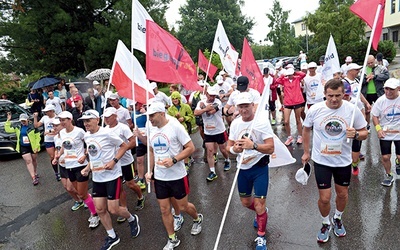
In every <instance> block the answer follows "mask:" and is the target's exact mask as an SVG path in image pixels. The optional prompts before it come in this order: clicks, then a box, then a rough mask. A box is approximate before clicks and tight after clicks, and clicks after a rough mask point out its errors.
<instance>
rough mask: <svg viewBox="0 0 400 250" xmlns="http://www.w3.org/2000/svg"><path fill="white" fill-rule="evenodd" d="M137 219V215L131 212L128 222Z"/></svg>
mask: <svg viewBox="0 0 400 250" xmlns="http://www.w3.org/2000/svg"><path fill="white" fill-rule="evenodd" d="M134 220H135V217H133V215H132V214H130V216H129V218H128V222H132V221H134Z"/></svg>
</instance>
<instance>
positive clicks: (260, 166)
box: [226, 92, 274, 250]
mask: <svg viewBox="0 0 400 250" xmlns="http://www.w3.org/2000/svg"><path fill="white" fill-rule="evenodd" d="M236 105H237V108H238V110H239V113H240V115H241V116H240V117H239V118H237V119H235V120H233V121H232V124H231V128H230V133H229V140H228V144H227V147H226V150H227V151H229V152H231V153H232V154H234V155H237V157H236V160H237V162H238V167H239V169H240V170H239V175H238V180H237V186H238V192H239V196H240V201H241V202H242V205H243V206H244V207H246V208H248V209H250V210H253V211H255V212H256V218H255V221H254V225H257V228H258V232H257V238H256V240H255V241H256V244H257V246H256V249H259V250H263V249H267V245H266V239H265V230H266V226H267V221H268V214H267V211H266V197H267V193H268V184H269V170H268V163H269V155H270V154H272V153H273V152H274V140H273V136H274V134H273V131H272V129H271V126H270V124H269V123H268V122H265V120H264V119H258V117H255V111H254V102H253V101H252V96H251V95H250V94H249V93H248V92H243V93H240V94H239V95H238V97H237V100H236ZM251 128H253V129H252V130H251V131H250V129H251ZM242 154H244V155H243V156H242ZM242 159H243V161H242V162H240V161H241V160H242Z"/></svg>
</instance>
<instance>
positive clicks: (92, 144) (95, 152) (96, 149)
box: [87, 141, 101, 159]
mask: <svg viewBox="0 0 400 250" xmlns="http://www.w3.org/2000/svg"><path fill="white" fill-rule="evenodd" d="M87 150H88V153H89V155H90V157H91V159H97V158H98V157H99V156H100V154H101V146H100V144H98V143H97V142H96V141H89V142H87Z"/></svg>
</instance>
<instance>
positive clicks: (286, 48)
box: [266, 0, 297, 56]
mask: <svg viewBox="0 0 400 250" xmlns="http://www.w3.org/2000/svg"><path fill="white" fill-rule="evenodd" d="M289 13H290V11H284V10H283V9H282V7H281V4H280V3H279V1H278V0H274V3H273V5H272V8H271V13H267V14H266V15H267V17H268V19H269V20H270V23H269V24H268V27H269V28H270V30H271V31H270V32H269V33H268V35H267V38H266V40H267V41H271V42H272V43H273V45H272V48H273V50H272V51H274V52H275V54H274V55H271V56H281V55H290V54H293V44H294V43H295V41H294V34H293V31H291V27H290V24H289V23H288V22H287V19H288V17H289ZM296 50H297V49H296Z"/></svg>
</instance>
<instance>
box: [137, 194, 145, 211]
mask: <svg viewBox="0 0 400 250" xmlns="http://www.w3.org/2000/svg"><path fill="white" fill-rule="evenodd" d="M145 200H146V197H145V196H144V195H143V198H142V199H138V201H137V203H136V207H135V209H136V211H139V210H142V209H143V208H144V201H145Z"/></svg>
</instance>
